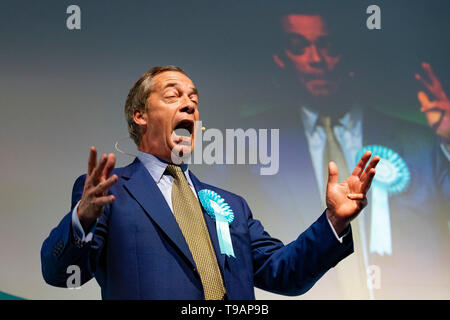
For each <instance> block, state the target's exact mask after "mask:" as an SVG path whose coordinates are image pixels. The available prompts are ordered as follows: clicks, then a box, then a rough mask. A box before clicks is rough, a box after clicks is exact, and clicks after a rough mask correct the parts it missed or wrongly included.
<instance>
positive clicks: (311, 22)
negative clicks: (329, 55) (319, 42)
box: [281, 14, 328, 41]
mask: <svg viewBox="0 0 450 320" xmlns="http://www.w3.org/2000/svg"><path fill="white" fill-rule="evenodd" d="M281 23H282V25H283V29H284V31H285V32H287V33H297V34H301V35H302V36H304V37H305V38H307V39H308V40H310V41H312V40H315V39H317V38H318V37H320V36H325V35H328V30H327V27H326V24H325V21H324V19H323V18H322V17H321V16H320V15H306V14H287V15H285V16H283V17H282V18H281Z"/></svg>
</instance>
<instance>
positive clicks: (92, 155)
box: [87, 146, 97, 176]
mask: <svg viewBox="0 0 450 320" xmlns="http://www.w3.org/2000/svg"><path fill="white" fill-rule="evenodd" d="M96 162H97V149H95V147H94V146H92V147H91V150H90V152H89V161H88V172H87V174H88V176H90V175H91V173H92V171H93V170H94V168H95V164H96Z"/></svg>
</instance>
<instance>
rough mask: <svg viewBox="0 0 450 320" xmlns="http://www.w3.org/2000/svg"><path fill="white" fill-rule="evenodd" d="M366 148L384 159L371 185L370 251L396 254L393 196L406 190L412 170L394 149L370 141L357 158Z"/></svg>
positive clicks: (358, 154) (357, 157)
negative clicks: (394, 249) (394, 248)
mask: <svg viewBox="0 0 450 320" xmlns="http://www.w3.org/2000/svg"><path fill="white" fill-rule="evenodd" d="M366 151H371V152H372V157H373V156H375V155H377V156H379V157H380V162H379V163H378V165H377V172H376V174H375V177H374V179H373V181H372V186H371V191H370V192H371V203H370V208H371V221H370V252H376V253H378V254H379V255H384V254H385V253H386V254H388V255H391V254H392V237H391V223H390V213H389V196H390V195H392V194H394V193H398V192H401V191H403V190H404V189H405V188H406V187H407V186H408V184H409V181H410V172H409V169H408V166H407V165H406V163H405V161H404V160H403V159H402V158H401V157H400V156H399V155H398V153H396V152H395V151H394V150H392V149H389V148H387V147H383V146H380V145H369V146H365V147H363V148H361V149H360V150H359V151H358V152H357V153H356V161H359V159H360V158H361V157H362V155H363V154H364V153H365V152H366Z"/></svg>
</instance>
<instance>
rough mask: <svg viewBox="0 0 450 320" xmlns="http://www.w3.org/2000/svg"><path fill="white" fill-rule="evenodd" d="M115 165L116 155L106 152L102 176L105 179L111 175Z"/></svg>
mask: <svg viewBox="0 0 450 320" xmlns="http://www.w3.org/2000/svg"><path fill="white" fill-rule="evenodd" d="M115 165H116V156H115V155H114V153H110V154H108V157H107V160H106V165H105V169H104V170H103V178H105V179H107V178H108V177H109V176H110V175H111V172H112V171H113V169H114V166H115Z"/></svg>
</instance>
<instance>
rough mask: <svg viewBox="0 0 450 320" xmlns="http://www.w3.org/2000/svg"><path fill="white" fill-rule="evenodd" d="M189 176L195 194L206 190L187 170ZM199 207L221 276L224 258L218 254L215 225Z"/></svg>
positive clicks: (203, 209) (218, 247)
mask: <svg viewBox="0 0 450 320" xmlns="http://www.w3.org/2000/svg"><path fill="white" fill-rule="evenodd" d="M189 176H190V177H191V180H192V183H193V184H194V188H195V191H196V192H197V193H198V192H199V191H200V190H202V189H207V188H208V187H207V186H206V185H204V184H203V183H201V182H200V181H199V180H198V179H197V177H196V176H195V175H194V174H193V173H192V172H191V171H190V170H189ZM200 206H201V208H202V212H203V217H204V218H205V222H206V226H207V228H208V232H209V237H210V238H211V243H212V245H213V247H214V252H215V253H216V257H217V261H218V263H219V267H220V269H221V270H222V274H223V273H224V266H225V259H226V256H225V255H224V254H222V253H220V246H219V240H218V238H217V229H216V223H215V222H214V221H213V220H212V219H211V217H210V216H209V215H208V213H207V212H206V211H205V208H203V206H202V205H201V204H200Z"/></svg>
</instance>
